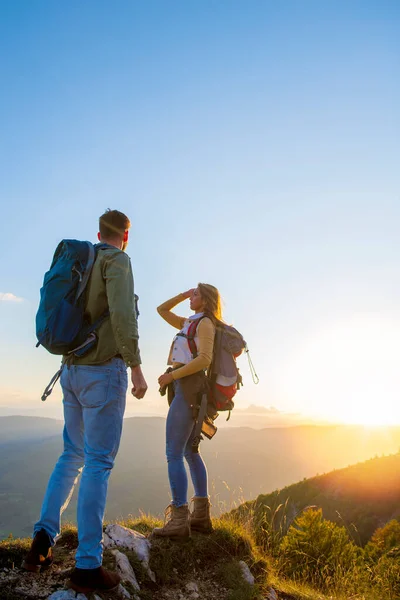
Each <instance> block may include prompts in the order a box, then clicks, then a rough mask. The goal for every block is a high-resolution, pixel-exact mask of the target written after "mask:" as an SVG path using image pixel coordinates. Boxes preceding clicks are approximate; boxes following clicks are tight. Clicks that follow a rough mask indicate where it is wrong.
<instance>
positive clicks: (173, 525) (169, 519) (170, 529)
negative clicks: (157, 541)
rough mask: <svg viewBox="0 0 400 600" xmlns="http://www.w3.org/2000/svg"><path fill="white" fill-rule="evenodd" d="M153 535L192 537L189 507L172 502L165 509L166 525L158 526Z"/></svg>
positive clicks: (179, 537) (174, 537)
mask: <svg viewBox="0 0 400 600" xmlns="http://www.w3.org/2000/svg"><path fill="white" fill-rule="evenodd" d="M151 535H152V537H169V538H172V539H187V538H188V537H190V525H189V507H188V505H187V504H184V505H183V506H174V505H173V504H170V505H169V506H168V507H167V508H166V510H165V520H164V527H156V528H155V529H153V531H152V534H151Z"/></svg>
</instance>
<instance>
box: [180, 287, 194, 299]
mask: <svg viewBox="0 0 400 600" xmlns="http://www.w3.org/2000/svg"><path fill="white" fill-rule="evenodd" d="M194 290H195V288H192V289H190V290H188V291H187V292H182V296H183V297H184V298H190V296H191V295H192V294H193V292H194Z"/></svg>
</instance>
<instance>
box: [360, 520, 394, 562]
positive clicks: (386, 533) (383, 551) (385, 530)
mask: <svg viewBox="0 0 400 600" xmlns="http://www.w3.org/2000/svg"><path fill="white" fill-rule="evenodd" d="M365 554H366V557H367V559H368V560H369V561H371V562H376V561H377V560H378V559H379V558H381V557H382V556H385V555H387V554H390V555H391V556H396V555H399V554H400V523H399V521H396V520H395V519H393V520H392V521H389V523H387V524H386V525H385V526H384V527H380V528H379V529H377V530H376V531H375V533H374V535H373V536H372V538H371V540H370V541H369V542H368V544H367V545H366V547H365Z"/></svg>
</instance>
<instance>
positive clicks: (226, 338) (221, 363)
mask: <svg viewBox="0 0 400 600" xmlns="http://www.w3.org/2000/svg"><path fill="white" fill-rule="evenodd" d="M205 316H206V315H205ZM203 318H204V317H200V318H199V319H194V320H193V321H192V322H191V323H190V325H189V328H188V331H187V334H186V336H185V337H186V338H187V341H188V345H189V349H190V352H191V354H192V357H193V358H195V357H196V356H197V347H196V343H195V341H194V338H195V335H196V331H197V327H198V325H199V323H200V321H201V320H202V319H203ZM244 349H247V345H246V342H245V341H244V339H243V336H242V334H241V333H239V331H238V330H237V329H235V328H234V327H232V326H231V325H226V324H225V323H222V322H221V321H217V322H216V331H215V339H214V350H213V358H212V362H211V365H210V367H209V369H208V373H207V375H208V381H209V392H208V400H209V402H210V403H211V404H212V405H213V406H214V407H215V410H216V411H217V412H221V411H231V410H232V409H233V408H234V406H235V403H234V400H233V398H234V396H235V394H236V392H237V391H238V389H240V386H242V385H243V383H242V376H241V375H240V372H239V369H238V367H237V365H236V358H237V357H238V356H239V355H240V354H241V353H242V352H243V350H244ZM219 375H221V376H222V377H226V378H229V379H230V380H233V379H234V382H233V383H229V385H223V384H222V383H220V382H217V380H218V376H219ZM229 416H230V415H229ZM229 416H228V419H229Z"/></svg>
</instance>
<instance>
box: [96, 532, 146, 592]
mask: <svg viewBox="0 0 400 600" xmlns="http://www.w3.org/2000/svg"><path fill="white" fill-rule="evenodd" d="M103 542H104V547H105V548H115V547H116V546H118V547H121V548H128V549H129V550H133V551H134V552H135V553H136V556H137V557H138V559H139V560H140V562H141V563H142V564H143V567H144V568H145V569H146V571H147V574H148V576H149V577H150V579H151V580H152V581H153V582H155V581H156V578H155V575H154V573H153V572H152V571H151V570H150V567H149V560H150V542H149V540H148V539H147V538H146V537H145V536H144V535H143V534H141V533H139V532H138V531H134V530H133V529H128V528H127V527H123V526H122V525H116V524H114V525H107V527H106V530H105V533H104V537H103Z"/></svg>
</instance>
